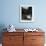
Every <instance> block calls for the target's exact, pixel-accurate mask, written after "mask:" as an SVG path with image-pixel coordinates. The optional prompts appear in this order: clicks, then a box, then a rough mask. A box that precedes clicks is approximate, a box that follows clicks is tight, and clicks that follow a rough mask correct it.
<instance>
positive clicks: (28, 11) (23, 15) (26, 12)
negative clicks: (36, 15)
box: [20, 5, 34, 22]
mask: <svg viewBox="0 0 46 46" xmlns="http://www.w3.org/2000/svg"><path fill="white" fill-rule="evenodd" d="M33 12H34V11H33V7H32V6H31V5H27V6H26V5H22V6H21V7H20V21H21V22H31V21H32V19H33Z"/></svg>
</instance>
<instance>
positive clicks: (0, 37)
mask: <svg viewBox="0 0 46 46" xmlns="http://www.w3.org/2000/svg"><path fill="white" fill-rule="evenodd" d="M4 28H5V25H4V24H0V43H2V36H3V34H2V33H3V32H5V31H6V30H5V31H4V30H3V29H4Z"/></svg>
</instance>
